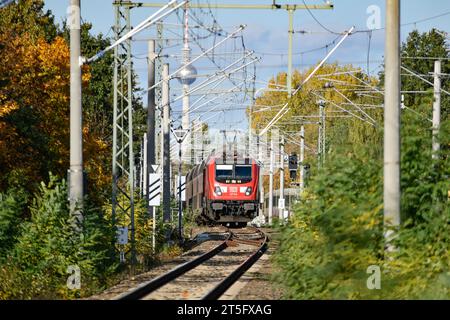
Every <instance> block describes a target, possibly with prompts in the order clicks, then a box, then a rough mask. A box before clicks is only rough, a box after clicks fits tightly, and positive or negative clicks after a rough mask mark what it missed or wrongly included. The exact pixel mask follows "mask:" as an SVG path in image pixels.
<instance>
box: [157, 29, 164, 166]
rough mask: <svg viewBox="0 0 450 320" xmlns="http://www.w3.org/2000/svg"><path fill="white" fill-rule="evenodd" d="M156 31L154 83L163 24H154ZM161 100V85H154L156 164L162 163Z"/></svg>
mask: <svg viewBox="0 0 450 320" xmlns="http://www.w3.org/2000/svg"><path fill="white" fill-rule="evenodd" d="M156 32H157V40H156V49H155V52H156V59H155V83H159V82H161V81H162V69H163V68H162V67H163V63H164V60H163V57H162V51H163V45H164V43H163V24H162V23H161V22H160V23H157V24H156ZM161 101H162V91H161V85H157V86H156V87H155V104H156V107H157V108H158V115H159V116H157V117H156V124H155V127H156V129H157V130H158V133H157V134H156V140H157V142H156V143H155V145H156V146H159V147H157V148H156V149H157V150H156V163H157V164H162V162H161V157H162V152H161V144H162V142H161V141H162V130H161V120H160V119H161V118H162V109H161V105H162V103H161Z"/></svg>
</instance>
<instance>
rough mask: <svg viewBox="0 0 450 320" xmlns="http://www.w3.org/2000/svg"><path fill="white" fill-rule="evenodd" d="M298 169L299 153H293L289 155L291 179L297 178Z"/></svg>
mask: <svg viewBox="0 0 450 320" xmlns="http://www.w3.org/2000/svg"><path fill="white" fill-rule="evenodd" d="M297 169H298V158H297V154H295V153H294V154H291V155H290V156H289V175H290V177H291V180H295V179H296V178H297Z"/></svg>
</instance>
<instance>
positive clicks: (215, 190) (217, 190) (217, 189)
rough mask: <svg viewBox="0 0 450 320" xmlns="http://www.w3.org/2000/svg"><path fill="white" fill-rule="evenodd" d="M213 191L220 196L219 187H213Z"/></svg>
mask: <svg viewBox="0 0 450 320" xmlns="http://www.w3.org/2000/svg"><path fill="white" fill-rule="evenodd" d="M214 192H215V193H216V194H217V195H218V196H221V195H222V190H221V189H220V187H215V188H214Z"/></svg>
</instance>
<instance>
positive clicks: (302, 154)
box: [300, 124, 305, 192]
mask: <svg viewBox="0 0 450 320" xmlns="http://www.w3.org/2000/svg"><path fill="white" fill-rule="evenodd" d="M304 161H305V126H304V125H303V124H302V126H301V128H300V192H303V190H304V188H305V166H304V165H303V162H304Z"/></svg>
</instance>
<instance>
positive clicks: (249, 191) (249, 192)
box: [245, 187, 252, 196]
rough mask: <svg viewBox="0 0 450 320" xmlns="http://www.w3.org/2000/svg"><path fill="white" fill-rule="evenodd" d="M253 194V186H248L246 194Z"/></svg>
mask: <svg viewBox="0 0 450 320" xmlns="http://www.w3.org/2000/svg"><path fill="white" fill-rule="evenodd" d="M251 194H252V187H247V190H245V195H246V196H249V195H251Z"/></svg>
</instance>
